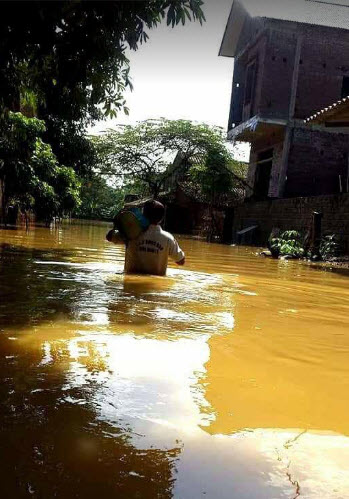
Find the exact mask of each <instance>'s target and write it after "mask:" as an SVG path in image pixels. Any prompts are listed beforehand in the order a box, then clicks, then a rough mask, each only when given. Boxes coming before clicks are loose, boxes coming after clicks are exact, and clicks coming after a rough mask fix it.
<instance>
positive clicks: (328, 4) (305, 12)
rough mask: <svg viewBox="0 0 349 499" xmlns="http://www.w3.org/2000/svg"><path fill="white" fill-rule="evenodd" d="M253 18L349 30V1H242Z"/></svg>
mask: <svg viewBox="0 0 349 499" xmlns="http://www.w3.org/2000/svg"><path fill="white" fill-rule="evenodd" d="M240 1H241V3H242V4H243V6H244V7H245V9H246V10H247V12H248V13H249V14H250V15H251V16H252V17H269V18H271V19H282V20H285V21H295V22H300V23H307V24H316V25H320V26H330V27H334V28H343V29H349V0H240Z"/></svg>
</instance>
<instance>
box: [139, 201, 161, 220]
mask: <svg viewBox="0 0 349 499" xmlns="http://www.w3.org/2000/svg"><path fill="white" fill-rule="evenodd" d="M143 215H144V216H145V217H146V218H147V219H148V220H149V222H150V223H151V224H158V223H160V222H161V220H162V219H163V218H164V215H165V207H164V205H163V204H162V203H160V202H159V201H155V199H153V200H152V201H147V202H146V203H145V205H144V208H143Z"/></svg>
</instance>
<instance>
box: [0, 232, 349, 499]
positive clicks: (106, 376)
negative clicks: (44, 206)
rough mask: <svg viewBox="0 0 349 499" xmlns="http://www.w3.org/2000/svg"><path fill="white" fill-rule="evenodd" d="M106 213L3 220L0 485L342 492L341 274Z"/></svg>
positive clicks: (345, 465) (146, 493)
mask: <svg viewBox="0 0 349 499" xmlns="http://www.w3.org/2000/svg"><path fill="white" fill-rule="evenodd" d="M107 227H108V226H107V225H106V224H97V223H96V224H94V225H93V224H86V223H85V224H78V223H74V224H73V225H63V226H62V227H58V228H52V229H46V228H35V229H34V228H33V229H32V230H31V231H30V232H28V233H26V232H25V231H23V230H21V229H17V230H0V256H1V261H0V263H1V265H0V329H1V334H0V349H1V351H0V353H1V362H0V378H1V379H0V394H1V402H2V405H1V413H0V414H1V440H0V452H1V467H0V475H1V476H0V488H1V491H0V492H1V493H0V496H1V498H7V497H8V498H21V497H35V498H44V499H50V498H53V497H59V498H68V499H69V498H75V497H79V498H90V497H91V498H92V497H93V498H95V497H97V498H151V499H153V498H170V497H175V498H180V499H196V498H212V499H216V498H217V499H228V498H229V499H232V498H233V499H278V498H289V499H293V498H297V497H301V498H307V499H312V498H314V499H315V498H316V499H331V498H336V499H341V498H342V499H343V498H349V438H348V437H349V417H348V413H349V328H348V312H349V286H348V284H349V279H348V276H347V275H341V274H336V273H334V272H325V271H323V270H319V269H317V268H315V267H311V266H307V265H305V264H303V263H300V262H290V261H289V262H278V261H271V260H265V259H263V258H261V257H259V256H257V255H256V250H255V249H248V248H234V247H228V246H220V245H215V244H211V245H210V244H207V243H204V242H199V241H193V240H189V239H181V245H182V247H183V248H184V250H185V251H186V254H187V265H186V267H185V268H174V267H171V268H170V269H169V271H168V276H167V277H150V276H125V275H123V273H122V270H123V257H124V250H123V247H122V246H113V245H111V244H109V243H107V242H106V241H105V240H104V236H105V232H106V230H107Z"/></svg>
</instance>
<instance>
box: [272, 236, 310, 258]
mask: <svg viewBox="0 0 349 499" xmlns="http://www.w3.org/2000/svg"><path fill="white" fill-rule="evenodd" d="M270 250H271V252H272V254H273V255H274V256H276V257H278V256H286V255H287V256H291V257H293V258H302V257H303V256H304V253H305V250H304V247H303V242H302V237H301V234H300V233H299V232H297V231H296V230H288V231H285V232H283V233H282V234H281V235H280V236H279V237H274V238H272V239H271V241H270Z"/></svg>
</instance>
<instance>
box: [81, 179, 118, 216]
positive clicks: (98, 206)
mask: <svg viewBox="0 0 349 499" xmlns="http://www.w3.org/2000/svg"><path fill="white" fill-rule="evenodd" d="M80 196H81V204H80V205H79V206H78V207H77V209H76V210H75V212H74V215H76V216H77V217H78V218H87V219H91V220H94V219H95V220H101V219H102V220H104V219H108V220H109V219H111V218H113V217H114V215H115V213H117V212H118V211H119V210H120V209H121V208H122V206H123V203H124V197H125V189H123V188H117V187H113V186H110V185H108V184H107V182H106V180H105V179H104V178H103V177H101V176H98V175H93V176H91V177H90V178H88V179H84V180H83V181H82V186H81V194H80Z"/></svg>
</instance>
